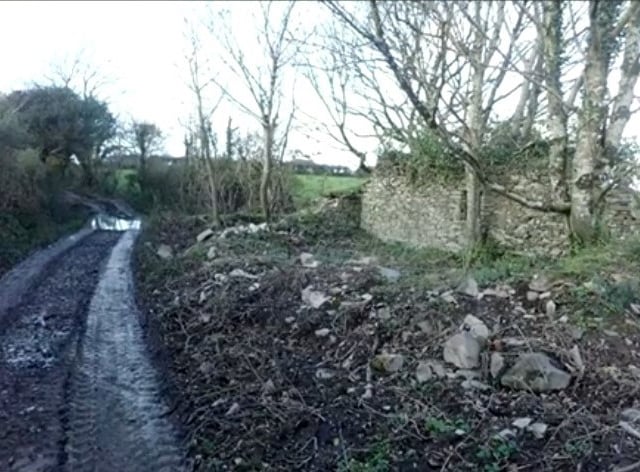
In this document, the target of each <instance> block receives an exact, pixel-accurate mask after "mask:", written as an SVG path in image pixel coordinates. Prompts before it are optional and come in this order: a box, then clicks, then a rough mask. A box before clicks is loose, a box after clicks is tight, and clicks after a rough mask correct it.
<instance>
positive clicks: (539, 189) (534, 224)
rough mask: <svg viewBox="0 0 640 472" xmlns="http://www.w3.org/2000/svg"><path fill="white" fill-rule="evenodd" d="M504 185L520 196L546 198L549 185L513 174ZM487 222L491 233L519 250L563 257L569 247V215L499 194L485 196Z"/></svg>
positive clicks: (496, 239)
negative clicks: (535, 207) (547, 210)
mask: <svg viewBox="0 0 640 472" xmlns="http://www.w3.org/2000/svg"><path fill="white" fill-rule="evenodd" d="M503 185H505V187H506V188H507V189H509V190H511V191H513V192H515V193H518V194H520V195H527V196H531V197H532V198H535V199H538V200H542V199H544V196H545V192H547V190H546V189H547V185H546V184H545V183H544V182H541V181H540V180H538V179H537V178H536V177H535V176H533V175H527V176H521V177H519V178H514V177H510V178H508V179H507V180H506V181H505V182H504V183H503ZM482 217H483V223H484V224H485V225H486V228H487V235H488V236H489V238H491V239H492V240H494V241H496V242H498V243H499V244H500V245H502V246H504V247H506V248H509V249H510V250H512V251H515V252H521V253H525V254H539V255H548V256H559V255H561V254H564V253H565V252H566V251H567V250H568V249H569V238H568V237H567V234H568V231H567V218H566V217H565V216H564V215H560V214H557V213H548V212H542V211H537V210H531V209H528V208H525V207H524V206H522V205H520V204H519V203H516V202H514V201H512V200H509V199H507V198H504V197H501V196H500V195H497V194H495V193H489V194H487V195H485V196H484V198H483V215H482Z"/></svg>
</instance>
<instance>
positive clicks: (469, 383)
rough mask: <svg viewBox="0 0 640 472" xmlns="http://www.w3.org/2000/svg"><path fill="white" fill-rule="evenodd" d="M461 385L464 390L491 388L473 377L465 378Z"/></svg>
mask: <svg viewBox="0 0 640 472" xmlns="http://www.w3.org/2000/svg"><path fill="white" fill-rule="evenodd" d="M461 385H462V388H464V389H465V390H480V391H486V390H490V389H491V387H490V386H488V385H487V384H485V383H482V382H480V381H479V380H475V379H467V380H465V381H463V382H462V384H461Z"/></svg>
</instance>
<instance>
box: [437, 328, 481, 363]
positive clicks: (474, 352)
mask: <svg viewBox="0 0 640 472" xmlns="http://www.w3.org/2000/svg"><path fill="white" fill-rule="evenodd" d="M444 360H445V361H446V362H449V363H450V364H453V365H455V366H456V367H459V368H461V369H474V368H476V367H478V366H479V365H480V343H479V342H478V340H477V339H476V338H474V337H473V336H471V334H469V333H468V332H463V333H458V334H455V335H453V336H452V337H451V338H449V339H448V340H447V342H446V343H445V345H444Z"/></svg>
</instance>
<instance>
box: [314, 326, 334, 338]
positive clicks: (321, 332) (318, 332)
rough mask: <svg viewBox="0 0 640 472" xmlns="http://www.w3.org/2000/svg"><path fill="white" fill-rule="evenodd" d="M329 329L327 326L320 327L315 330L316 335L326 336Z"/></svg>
mask: <svg viewBox="0 0 640 472" xmlns="http://www.w3.org/2000/svg"><path fill="white" fill-rule="evenodd" d="M330 332H331V330H330V329H329V328H320V329H317V330H316V336H317V337H319V338H326V337H327V336H329V333H330Z"/></svg>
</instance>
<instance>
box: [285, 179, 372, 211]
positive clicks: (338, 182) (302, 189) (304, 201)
mask: <svg viewBox="0 0 640 472" xmlns="http://www.w3.org/2000/svg"><path fill="white" fill-rule="evenodd" d="M365 181H366V179H365V178H363V177H350V176H338V175H302V174H297V175H295V176H294V181H293V198H294V201H295V203H296V206H298V207H302V206H305V205H308V204H310V203H312V202H313V201H315V200H318V199H319V198H321V197H323V196H327V195H329V194H332V193H340V192H349V191H353V190H357V189H358V188H360V187H361V186H362V184H364V182H365Z"/></svg>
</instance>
